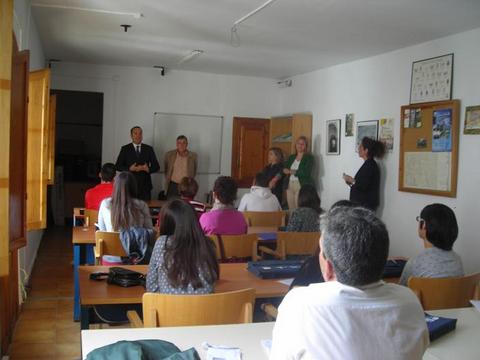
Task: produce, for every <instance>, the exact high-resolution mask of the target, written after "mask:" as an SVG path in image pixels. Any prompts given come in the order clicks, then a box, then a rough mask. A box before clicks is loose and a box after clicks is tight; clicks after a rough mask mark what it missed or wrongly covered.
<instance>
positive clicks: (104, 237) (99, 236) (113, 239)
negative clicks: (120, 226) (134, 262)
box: [95, 231, 128, 263]
mask: <svg viewBox="0 0 480 360" xmlns="http://www.w3.org/2000/svg"><path fill="white" fill-rule="evenodd" d="M103 255H112V256H128V254H127V253H126V252H125V249H124V248H123V246H122V243H121V242H120V233H118V232H109V231H97V232H95V259H96V262H97V263H99V262H100V259H101V258H102V256H103Z"/></svg>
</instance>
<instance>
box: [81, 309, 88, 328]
mask: <svg viewBox="0 0 480 360" xmlns="http://www.w3.org/2000/svg"><path fill="white" fill-rule="evenodd" d="M89 328H90V307H89V306H82V307H80V330H88V329H89Z"/></svg>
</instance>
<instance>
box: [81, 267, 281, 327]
mask: <svg viewBox="0 0 480 360" xmlns="http://www.w3.org/2000/svg"><path fill="white" fill-rule="evenodd" d="M122 267H125V268H128V269H132V270H135V271H138V272H141V273H144V274H146V273H147V271H148V266H147V265H131V266H122ZM97 271H101V272H108V266H80V267H79V283H80V304H81V316H80V317H81V322H82V323H81V327H82V329H88V325H89V322H88V308H89V307H90V306H92V305H107V304H140V303H141V302H142V296H143V294H144V292H145V289H144V288H143V287H141V286H133V287H130V288H122V287H120V286H116V285H109V284H107V282H106V281H95V280H90V274H91V273H93V272H97ZM244 288H254V289H255V292H256V297H257V298H266V297H279V296H283V295H285V294H286V293H287V292H288V286H287V285H284V284H282V283H280V282H279V281H278V280H262V279H259V278H257V277H256V276H255V275H253V274H251V273H250V272H249V271H248V270H247V264H246V263H237V264H220V279H219V280H218V282H217V284H216V286H215V292H226V291H233V290H240V289H244Z"/></svg>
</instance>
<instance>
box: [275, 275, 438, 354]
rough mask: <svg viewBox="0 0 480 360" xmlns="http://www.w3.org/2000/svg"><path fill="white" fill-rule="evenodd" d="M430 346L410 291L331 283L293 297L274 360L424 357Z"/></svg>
mask: <svg viewBox="0 0 480 360" xmlns="http://www.w3.org/2000/svg"><path fill="white" fill-rule="evenodd" d="M428 344H429V340H428V330H427V327H426V323H425V318H424V313H423V310H422V307H421V305H420V303H419V301H418V299H417V298H416V296H415V295H414V294H413V292H412V291H411V290H410V289H408V288H406V287H403V286H400V285H394V284H385V283H383V282H378V283H374V284H371V285H368V286H365V287H362V288H361V289H360V288H355V287H351V286H346V285H343V284H341V283H339V282H337V281H329V282H325V283H319V284H311V285H309V286H307V287H301V288H295V289H293V290H292V291H290V292H289V293H288V294H287V296H286V297H285V299H284V300H283V302H282V303H281V305H280V307H279V309H278V317H277V322H276V323H275V327H274V329H273V342H272V349H271V354H270V359H272V360H278V359H342V360H346V359H368V360H370V359H421V358H422V356H423V353H424V352H425V350H426V348H427V346H428Z"/></svg>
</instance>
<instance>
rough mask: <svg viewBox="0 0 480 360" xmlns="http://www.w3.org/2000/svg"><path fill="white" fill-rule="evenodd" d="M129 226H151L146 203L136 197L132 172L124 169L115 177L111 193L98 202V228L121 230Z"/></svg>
mask: <svg viewBox="0 0 480 360" xmlns="http://www.w3.org/2000/svg"><path fill="white" fill-rule="evenodd" d="M131 227H143V228H147V229H151V228H153V225H152V217H151V216H150V210H149V208H148V205H147V204H146V203H145V202H144V201H142V200H140V199H137V183H136V181H135V177H134V176H133V175H132V173H130V172H127V171H124V172H121V173H120V174H118V175H117V176H116V178H115V184H114V186H113V194H112V197H111V198H107V199H105V200H103V201H102V203H101V204H100V210H99V212H98V228H99V230H101V231H121V230H127V229H129V228H131Z"/></svg>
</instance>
